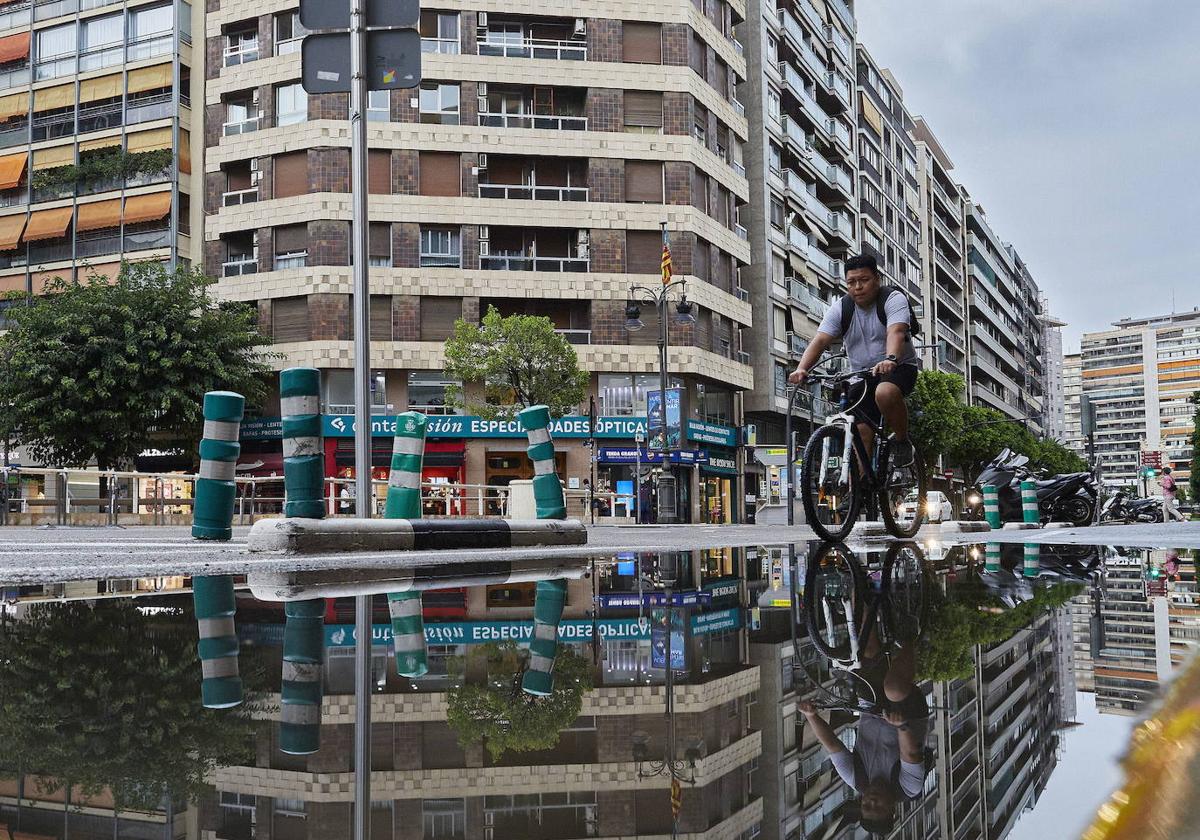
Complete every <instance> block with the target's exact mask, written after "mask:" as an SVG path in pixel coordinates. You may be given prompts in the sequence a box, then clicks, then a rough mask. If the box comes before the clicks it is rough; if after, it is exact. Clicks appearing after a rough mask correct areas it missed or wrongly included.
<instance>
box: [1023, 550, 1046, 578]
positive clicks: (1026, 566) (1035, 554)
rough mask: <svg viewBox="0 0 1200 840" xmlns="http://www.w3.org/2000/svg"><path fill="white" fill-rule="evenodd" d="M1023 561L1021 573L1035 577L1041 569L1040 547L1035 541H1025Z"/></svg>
mask: <svg viewBox="0 0 1200 840" xmlns="http://www.w3.org/2000/svg"><path fill="white" fill-rule="evenodd" d="M1023 559H1024V563H1023V565H1022V569H1021V571H1022V573H1023V574H1024V575H1025V577H1027V578H1035V577H1037V576H1038V574H1039V573H1040V572H1041V570H1042V549H1041V546H1039V545H1038V544H1037V543H1025V554H1024V558H1023Z"/></svg>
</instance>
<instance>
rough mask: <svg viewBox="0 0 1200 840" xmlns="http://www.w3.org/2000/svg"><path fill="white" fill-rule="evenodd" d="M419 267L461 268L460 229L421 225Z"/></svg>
mask: <svg viewBox="0 0 1200 840" xmlns="http://www.w3.org/2000/svg"><path fill="white" fill-rule="evenodd" d="M421 267H422V268H461V267H462V233H461V231H459V229H458V228H449V227H422V228H421Z"/></svg>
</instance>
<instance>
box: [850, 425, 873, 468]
mask: <svg viewBox="0 0 1200 840" xmlns="http://www.w3.org/2000/svg"><path fill="white" fill-rule="evenodd" d="M856 425H857V426H858V435H859V437H861V438H862V442H863V449H865V450H866V452H867V457H868V458H870V457H871V448H872V447H873V446H874V445H875V427H874V426H872V425H871V424H870V423H857V424H856ZM854 457H855V460H857V459H858V455H857V454H855V456H854ZM866 471H867V465H866V464H859V465H858V474H859V475H860V476H861V475H865V474H866Z"/></svg>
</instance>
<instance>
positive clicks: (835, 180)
mask: <svg viewBox="0 0 1200 840" xmlns="http://www.w3.org/2000/svg"><path fill="white" fill-rule="evenodd" d="M822 161H823V162H824V164H825V166H824V167H821V166H818V167H817V168H818V169H823V170H824V172H825V179H826V181H827V182H828V183H829V185H830V186H835V187H841V188H842V189H843V190H845V191H846V193H847V194H849V195H854V181H852V180H851V178H850V175H849V174H848V173H847V172H846V170H845V169H842V167H840V166H838V165H837V164H836V163H829V162H828V161H826V160H824V158H822Z"/></svg>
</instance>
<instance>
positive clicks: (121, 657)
mask: <svg viewBox="0 0 1200 840" xmlns="http://www.w3.org/2000/svg"><path fill="white" fill-rule="evenodd" d="M245 670H246V669H245V667H243V672H244V673H245ZM253 708H254V706H253V704H246V705H243V706H242V707H241V708H239V709H232V710H222V711H211V710H207V709H204V708H203V707H202V706H201V705H200V661H199V659H198V658H197V656H196V627H195V621H194V619H193V618H192V616H191V613H190V612H184V611H180V612H178V613H176V614H174V615H170V614H159V615H154V616H148V615H146V614H145V613H143V612H142V611H141V610H139V609H138V608H137V607H136V606H135V605H133V604H131V603H117V602H112V601H99V602H97V603H96V604H95V606H89V605H88V604H85V603H83V602H79V601H76V602H69V603H62V604H37V605H34V606H33V607H31V609H30V610H29V613H28V615H27V617H26V619H24V620H22V621H19V622H8V623H7V625H6V626H4V627H3V629H0V744H3V749H0V768H3V770H0V774H4V773H7V775H15V774H17V773H24V774H26V776H27V777H29V776H39V777H40V778H41V781H40V782H39V783H38V784H39V787H40V788H42V790H43V792H49V791H52V790H54V789H57V788H59V787H62V786H63V785H64V784H66V783H67V782H68V781H69V782H70V783H71V784H72V785H78V786H79V787H80V788H81V789H82V792H83V795H84V797H85V798H87V797H92V796H96V795H97V794H99V793H101V792H102V791H104V790H106V789H107V790H110V791H111V792H112V795H113V798H114V800H115V802H116V805H117V808H118V810H153V809H155V808H157V807H158V806H159V803H160V801H161V799H162V797H163V795H164V793H170V794H171V795H172V796H175V797H188V798H194V797H195V796H196V794H197V793H198V792H199V791H200V790H201V788H202V786H203V783H204V777H205V775H206V774H208V773H210V772H211V771H212V770H213V769H214V768H216V767H221V766H230V765H237V764H243V763H247V761H249V762H250V763H252V762H253V758H254V755H253V746H252V745H253V732H254V724H253V722H252V721H251V720H250V719H249V712H250V711H251V710H252V709H253Z"/></svg>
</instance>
